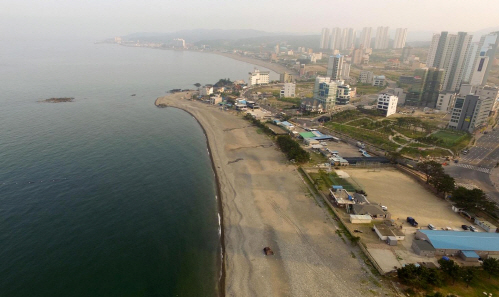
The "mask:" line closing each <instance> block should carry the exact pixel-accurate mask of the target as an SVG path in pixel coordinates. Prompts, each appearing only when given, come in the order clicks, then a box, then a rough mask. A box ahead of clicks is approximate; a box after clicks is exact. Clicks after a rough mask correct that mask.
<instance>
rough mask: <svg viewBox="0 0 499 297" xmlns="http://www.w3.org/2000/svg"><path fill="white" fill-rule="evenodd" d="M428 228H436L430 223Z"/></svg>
mask: <svg viewBox="0 0 499 297" xmlns="http://www.w3.org/2000/svg"><path fill="white" fill-rule="evenodd" d="M428 229H430V230H435V229H436V228H435V226H433V225H432V224H428Z"/></svg>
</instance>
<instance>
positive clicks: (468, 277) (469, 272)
mask: <svg viewBox="0 0 499 297" xmlns="http://www.w3.org/2000/svg"><path fill="white" fill-rule="evenodd" d="M462 278H463V281H464V282H465V283H466V288H468V287H469V286H470V283H471V282H472V281H473V279H474V278H475V269H474V268H473V267H467V268H465V269H464V271H463V275H462Z"/></svg>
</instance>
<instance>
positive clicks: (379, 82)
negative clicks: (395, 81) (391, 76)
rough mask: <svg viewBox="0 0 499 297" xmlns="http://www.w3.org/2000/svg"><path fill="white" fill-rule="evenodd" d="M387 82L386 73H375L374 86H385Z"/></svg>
mask: <svg viewBox="0 0 499 297" xmlns="http://www.w3.org/2000/svg"><path fill="white" fill-rule="evenodd" d="M385 84H386V77H385V76H384V75H375V76H374V77H373V86H377V87H384V86H385Z"/></svg>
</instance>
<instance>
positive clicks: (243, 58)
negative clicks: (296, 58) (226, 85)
mask: <svg viewBox="0 0 499 297" xmlns="http://www.w3.org/2000/svg"><path fill="white" fill-rule="evenodd" d="M206 53H209V54H216V55H220V56H224V57H227V58H231V59H234V60H238V61H241V62H246V63H250V64H254V65H258V66H262V67H265V68H267V69H270V70H272V71H274V72H277V73H279V74H283V73H284V72H287V73H290V74H293V75H296V74H297V73H296V71H294V70H290V69H288V68H286V67H284V66H282V65H280V64H277V63H270V62H267V61H263V60H260V59H255V58H250V57H246V56H241V55H238V54H233V53H222V52H206Z"/></svg>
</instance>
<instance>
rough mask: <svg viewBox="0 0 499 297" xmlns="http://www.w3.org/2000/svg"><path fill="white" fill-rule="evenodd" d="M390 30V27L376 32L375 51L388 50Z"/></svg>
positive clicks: (379, 28) (380, 28)
mask: <svg viewBox="0 0 499 297" xmlns="http://www.w3.org/2000/svg"><path fill="white" fill-rule="evenodd" d="M388 30H389V27H378V29H377V30H376V39H375V40H374V49H387V48H388V39H389V37H390V36H389V35H388Z"/></svg>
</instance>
